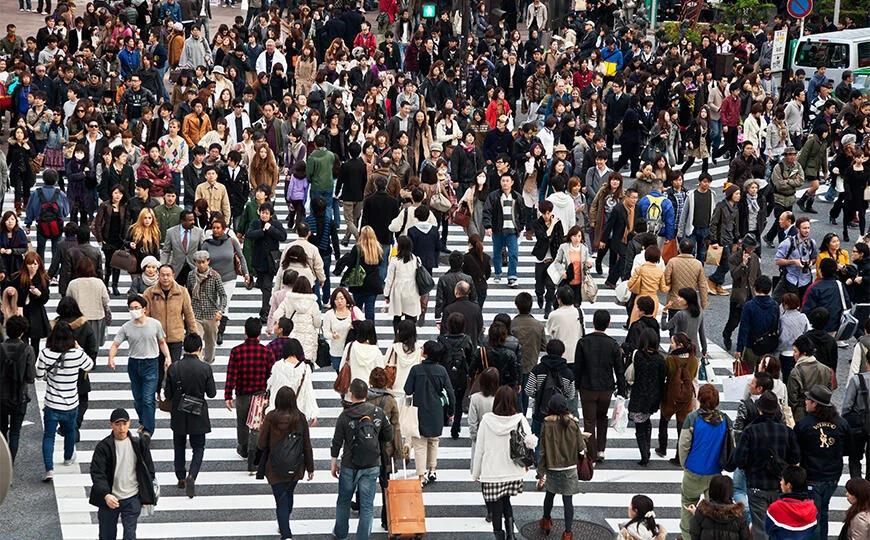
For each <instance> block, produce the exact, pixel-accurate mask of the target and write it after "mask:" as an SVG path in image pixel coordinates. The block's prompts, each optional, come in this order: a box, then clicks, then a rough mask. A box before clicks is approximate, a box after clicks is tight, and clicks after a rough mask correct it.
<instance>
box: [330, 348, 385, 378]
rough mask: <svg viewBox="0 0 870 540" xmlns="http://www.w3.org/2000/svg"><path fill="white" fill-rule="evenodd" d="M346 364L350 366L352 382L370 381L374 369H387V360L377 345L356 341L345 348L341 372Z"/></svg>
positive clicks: (340, 366) (339, 367)
mask: <svg viewBox="0 0 870 540" xmlns="http://www.w3.org/2000/svg"><path fill="white" fill-rule="evenodd" d="M345 364H350V380H354V379H360V380H363V381H368V380H369V375H371V373H372V370H373V369H375V368H376V367H379V368H382V367H386V359H385V358H384V353H382V352H381V349H379V348H378V346H377V345H371V344H369V343H360V342H358V341H354V342H352V343H348V345H347V347H345V348H344V354H343V355H342V358H341V365H339V366H338V369H339V371H340V370H341V368H342V367H344V365H345Z"/></svg>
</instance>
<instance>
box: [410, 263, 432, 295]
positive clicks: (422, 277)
mask: <svg viewBox="0 0 870 540" xmlns="http://www.w3.org/2000/svg"><path fill="white" fill-rule="evenodd" d="M416 259H417V274H416V276H415V278H416V281H417V294H419V295H420V296H424V295H427V294H429V293H430V292H431V291H432V289H434V288H435V280H433V279H432V274H430V273H429V271H428V270H426V268H424V267H423V265H422V264H421V263H420V257H416Z"/></svg>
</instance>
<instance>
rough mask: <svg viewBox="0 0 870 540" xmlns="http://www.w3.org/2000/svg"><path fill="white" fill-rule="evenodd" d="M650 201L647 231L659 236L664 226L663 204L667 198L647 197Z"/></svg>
mask: <svg viewBox="0 0 870 540" xmlns="http://www.w3.org/2000/svg"><path fill="white" fill-rule="evenodd" d="M647 199H649V208H647V210H646V223H647V228H646V230H647V231H649V232H651V233H656V234H658V232H659V230H660V229H661V228H662V226H663V225H664V216H663V215H662V203H663V202H664V200H665V199H666V197H665V196H661V197H653V196H652V195H647Z"/></svg>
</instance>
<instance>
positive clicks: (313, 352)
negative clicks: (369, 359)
mask: <svg viewBox="0 0 870 540" xmlns="http://www.w3.org/2000/svg"><path fill="white" fill-rule="evenodd" d="M281 317H287V318H289V319H290V320H292V321H293V331H292V332H290V337H291V338H295V339H298V340H299V343H300V344H302V350H303V351H304V352H305V359H306V360H308V361H314V359H316V358H317V329H318V328H320V326H321V324H323V320H322V318H321V315H320V308H319V307H318V306H317V295H315V294H314V293H310V294H303V293H297V292H292V291H291V292H289V293H287V295H286V296H285V297H284V301H283V302H281V305H279V306H278V309H276V310H275V316H274V319H275V320H276V321H280V320H281ZM364 380H366V381H367V380H368V378H366V379H364Z"/></svg>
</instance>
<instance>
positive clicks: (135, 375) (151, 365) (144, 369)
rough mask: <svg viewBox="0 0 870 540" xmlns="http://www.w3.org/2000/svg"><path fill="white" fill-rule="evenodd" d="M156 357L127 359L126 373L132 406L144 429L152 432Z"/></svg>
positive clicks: (156, 369)
mask: <svg viewBox="0 0 870 540" xmlns="http://www.w3.org/2000/svg"><path fill="white" fill-rule="evenodd" d="M158 362H159V360H158V359H157V358H129V359H127V375H129V376H130V390H131V391H132V392H133V408H135V409H136V415H137V416H138V417H139V423H140V424H141V425H143V426H145V427H144V429H145V431H147V432H148V433H150V434H152V435H153V434H154V412H155V410H156V408H157V403H156V399H155V395H156V394H157V377H158V375H157V371H158V368H157V363H158Z"/></svg>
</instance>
